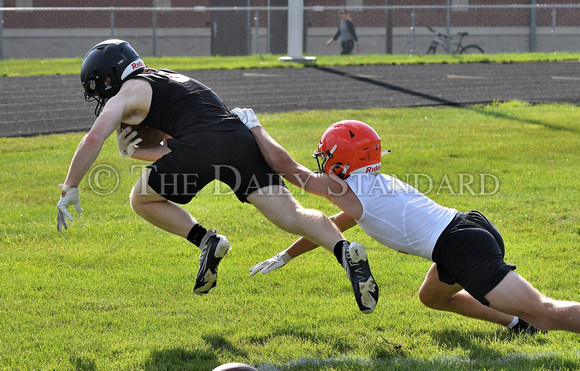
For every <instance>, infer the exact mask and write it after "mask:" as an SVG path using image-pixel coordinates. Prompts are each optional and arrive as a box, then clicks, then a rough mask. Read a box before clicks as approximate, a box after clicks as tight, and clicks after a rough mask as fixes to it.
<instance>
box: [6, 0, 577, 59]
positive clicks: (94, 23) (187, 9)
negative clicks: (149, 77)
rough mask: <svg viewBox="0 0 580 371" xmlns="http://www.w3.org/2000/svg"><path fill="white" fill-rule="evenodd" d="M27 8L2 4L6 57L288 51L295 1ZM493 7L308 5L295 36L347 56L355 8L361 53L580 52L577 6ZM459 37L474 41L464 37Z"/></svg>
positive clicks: (318, 49)
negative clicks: (123, 46)
mask: <svg viewBox="0 0 580 371" xmlns="http://www.w3.org/2000/svg"><path fill="white" fill-rule="evenodd" d="M291 1H295V0H291ZM39 2H40V1H37V3H39ZM143 2H145V3H146V2H151V1H150V0H149V1H145V0H144V1H143ZM155 2H156V1H155V0H153V3H155ZM159 2H160V0H157V3H159ZM19 3H23V2H22V1H20V2H19V1H18V0H0V18H1V22H0V58H2V59H9V58H10V59H12V58H68V57H82V56H84V53H85V52H86V51H87V50H88V49H89V48H90V47H91V46H92V45H94V44H96V43H98V42H100V41H102V40H104V39H107V38H121V39H125V40H127V41H129V42H130V43H131V44H132V45H133V47H134V48H135V49H136V50H138V51H139V52H140V53H141V55H143V56H209V55H223V56H226V55H252V54H276V55H285V54H287V53H288V37H289V36H288V0H237V1H235V0H206V1H196V2H195V3H196V4H198V3H199V4H205V5H195V6H176V5H180V4H183V3H184V1H178V0H173V1H171V0H165V1H163V5H164V6H156V7H153V6H148V7H138V6H131V7H116V6H107V7H92V8H86V7H36V6H18V5H19ZM24 3H25V4H34V1H33V0H29V1H24ZM94 3H102V2H99V1H95V2H94ZM131 3H138V1H133V2H131ZM185 3H187V1H186V2H185ZM493 3H496V1H490V0H479V1H473V0H440V1H427V0H407V1H396V0H336V1H333V0H318V1H310V0H305V1H304V6H303V20H304V22H303V27H302V28H301V29H298V30H297V31H295V32H297V33H298V34H296V35H293V34H291V37H299V38H300V37H301V38H302V41H303V43H302V44H303V53H304V54H308V55H314V56H316V55H333V54H339V53H341V51H342V48H341V39H340V37H338V38H337V40H336V42H333V43H330V45H327V43H328V41H329V40H330V39H331V38H333V37H334V36H335V35H336V34H337V31H338V30H339V25H340V24H341V18H343V17H342V15H341V14H339V13H340V11H341V9H346V10H347V11H348V13H349V17H350V19H351V20H352V22H353V24H354V26H355V28H354V32H356V35H357V36H358V41H359V45H358V46H356V45H355V46H354V47H353V50H352V53H353V54H425V53H426V52H427V51H428V50H429V48H430V46H431V45H432V44H433V46H437V48H436V50H435V52H436V53H446V52H455V51H458V50H459V51H460V50H461V49H460V48H458V47H457V45H456V44H455V43H456V42H458V41H460V39H461V42H462V44H463V45H464V46H465V45H469V44H475V45H477V46H479V47H480V48H481V49H483V50H484V51H485V52H486V53H523V52H535V51H537V52H578V51H580V25H579V21H578V20H579V19H580V4H578V1H571V0H560V1H557V3H556V1H550V0H545V1H535V0H528V1H523V0H512V1H508V0H506V1H505V3H503V4H493ZM234 5H235V6H234ZM240 5H242V6H240ZM343 21H344V19H343ZM429 27H430V28H431V30H430V29H429ZM435 32H439V33H440V34H439V36H437V34H436V33H435ZM345 33H348V32H347V31H346V29H343V35H344V34H345ZM459 33H467V34H464V36H463V38H462V37H461V36H460V35H458V34H459ZM446 36H451V39H447V38H446ZM434 41H438V42H437V43H436V44H434ZM446 48H449V51H446V50H445V49H446ZM474 51H476V50H474Z"/></svg>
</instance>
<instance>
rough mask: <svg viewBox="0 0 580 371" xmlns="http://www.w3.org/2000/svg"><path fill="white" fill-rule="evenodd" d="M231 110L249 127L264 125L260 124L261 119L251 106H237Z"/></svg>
mask: <svg viewBox="0 0 580 371" xmlns="http://www.w3.org/2000/svg"><path fill="white" fill-rule="evenodd" d="M231 112H232V113H233V114H235V115H236V116H238V117H239V118H240V120H241V121H242V122H243V123H244V125H246V127H247V128H248V129H251V128H255V127H257V126H262V125H261V124H260V120H258V117H257V116H256V114H255V113H254V110H253V109H251V108H240V107H236V108H234V109H233V110H231Z"/></svg>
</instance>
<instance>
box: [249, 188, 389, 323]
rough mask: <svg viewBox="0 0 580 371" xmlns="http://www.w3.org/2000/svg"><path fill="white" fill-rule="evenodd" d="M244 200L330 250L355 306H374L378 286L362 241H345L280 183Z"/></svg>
mask: <svg viewBox="0 0 580 371" xmlns="http://www.w3.org/2000/svg"><path fill="white" fill-rule="evenodd" d="M247 200H248V202H250V203H251V204H252V205H254V206H255V207H256V208H257V209H258V210H259V211H260V212H261V213H262V214H263V215H264V216H265V217H266V218H268V220H270V221H271V222H272V223H274V224H275V225H276V226H278V227H279V228H281V229H283V230H285V231H287V232H289V233H293V234H296V235H299V236H304V237H306V238H308V239H309V240H311V241H312V242H315V243H316V244H317V245H319V246H324V247H325V248H327V249H328V250H329V251H331V252H333V253H334V255H335V256H336V258H337V260H338V262H339V263H340V264H341V266H342V267H343V269H344V270H345V271H346V274H347V277H348V279H349V281H350V282H351V285H352V288H353V291H354V296H355V299H356V302H357V304H358V306H359V309H360V310H361V311H362V312H363V313H367V314H368V313H371V312H372V311H373V310H374V309H375V307H376V305H377V301H378V299H379V287H378V286H377V284H376V281H375V279H374V277H373V275H372V273H371V270H370V266H369V264H368V258H367V254H366V250H365V247H364V246H363V245H361V244H358V243H356V242H353V243H348V242H347V241H346V240H345V239H344V237H343V236H342V233H341V232H340V230H339V229H338V227H337V226H336V225H335V224H334V223H332V221H331V220H330V219H328V217H327V216H326V215H324V214H323V213H321V212H320V211H317V210H312V209H305V208H303V207H302V206H301V205H300V204H299V203H298V201H296V199H295V198H294V197H293V196H292V194H291V193H290V191H289V190H288V189H287V188H286V187H284V186H281V185H270V186H266V187H263V188H260V189H258V190H256V191H254V192H252V193H251V194H250V195H249V196H248V197H247Z"/></svg>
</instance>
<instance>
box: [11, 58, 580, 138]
mask: <svg viewBox="0 0 580 371" xmlns="http://www.w3.org/2000/svg"><path fill="white" fill-rule="evenodd" d="M152 67H163V66H152ZM182 73H184V74H186V75H189V76H192V77H194V78H196V79H197V80H199V81H201V82H203V83H204V84H206V85H208V86H209V87H211V88H212V89H213V90H214V91H215V92H216V93H217V94H218V95H219V96H220V97H221V98H222V99H223V101H224V102H225V103H226V105H227V106H228V107H230V108H234V107H236V106H240V107H242V106H243V107H252V108H254V110H255V111H256V113H257V114H258V115H259V114H260V113H273V112H289V111H299V110H318V109H319V110H328V109H363V108H371V107H386V108H388V107H416V106H437V105H454V106H463V105H471V104H478V103H482V104H486V103H490V102H493V101H508V100H522V101H527V102H531V103H542V102H545V103H548V102H559V103H571V104H580V89H579V83H580V62H551V63H549V62H542V63H506V64H495V63H484V64H480V63H476V64H442V65H412V66H410V65H402V66H361V67H308V68H276V69H246V70H211V71H185V72H183V71H182ZM94 107H95V104H94V103H86V102H85V101H84V99H83V94H82V87H81V84H80V79H79V76H77V75H58V76H33V77H0V137H14V136H31V135H40V134H49V133H64V132H73V131H86V130H88V129H89V128H90V126H91V125H92V123H93V121H94V113H93V110H94Z"/></svg>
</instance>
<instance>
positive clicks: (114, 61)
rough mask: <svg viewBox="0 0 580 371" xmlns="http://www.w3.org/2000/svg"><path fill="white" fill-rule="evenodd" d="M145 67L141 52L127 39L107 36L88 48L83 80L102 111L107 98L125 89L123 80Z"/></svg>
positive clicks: (88, 95)
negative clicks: (138, 52)
mask: <svg viewBox="0 0 580 371" xmlns="http://www.w3.org/2000/svg"><path fill="white" fill-rule="evenodd" d="M143 69H145V63H144V62H143V61H142V60H141V58H140V57H139V54H137V52H136V51H135V50H134V49H133V48H132V47H131V45H129V43H128V42H126V41H123V40H116V39H111V40H106V41H103V42H100V43H98V44H97V45H95V46H93V47H92V48H91V50H89V51H88V52H87V54H86V55H85V58H84V60H83V63H82V65H81V83H82V84H83V88H84V89H85V100H86V101H87V102H90V101H93V100H96V101H97V107H96V108H95V115H97V116H98V115H99V114H100V113H101V110H102V109H103V106H104V105H105V103H106V102H107V100H108V99H109V98H111V97H113V96H114V95H115V94H117V93H118V92H119V89H121V85H122V84H123V82H124V81H125V80H126V79H127V78H128V77H130V76H133V75H135V74H137V73H139V72H141V71H143Z"/></svg>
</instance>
